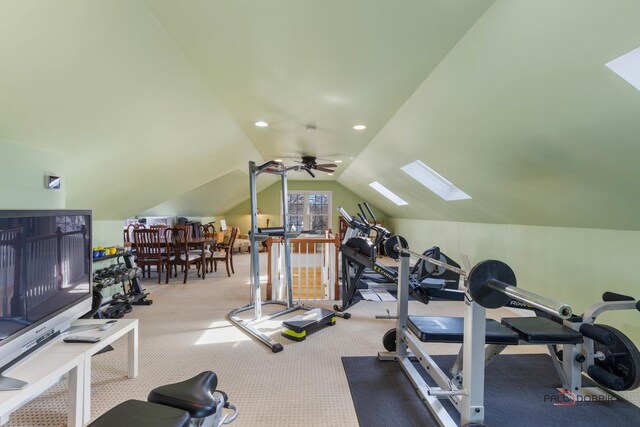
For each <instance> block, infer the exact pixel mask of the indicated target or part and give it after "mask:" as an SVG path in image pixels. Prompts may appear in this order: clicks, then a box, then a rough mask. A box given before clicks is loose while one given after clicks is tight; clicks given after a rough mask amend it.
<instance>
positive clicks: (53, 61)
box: [0, 0, 260, 219]
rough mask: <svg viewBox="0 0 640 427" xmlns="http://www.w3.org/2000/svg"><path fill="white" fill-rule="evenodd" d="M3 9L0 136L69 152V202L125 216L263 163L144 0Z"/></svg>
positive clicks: (107, 215)
mask: <svg viewBox="0 0 640 427" xmlns="http://www.w3.org/2000/svg"><path fill="white" fill-rule="evenodd" d="M0 8H1V9H0V10H1V12H0V52H1V53H2V54H1V57H2V60H1V61H2V66H0V93H1V94H2V101H1V102H0V133H1V135H2V137H4V138H5V139H6V140H8V141H12V142H16V143H20V144H24V145H30V146H34V147H40V148H46V149H49V150H52V151H56V152H59V153H61V154H63V155H64V166H63V167H62V169H63V170H65V173H66V175H65V176H63V179H64V181H63V185H64V186H65V188H66V190H67V207H70V208H74V207H78V208H92V209H93V210H94V215H95V217H96V218H97V219H121V218H126V217H128V216H131V215H134V214H136V213H139V212H141V211H143V210H145V209H148V208H150V207H152V206H155V205H157V204H159V203H161V202H164V201H165V200H169V199H172V198H174V197H176V196H179V195H180V194H183V193H185V192H187V191H190V190H192V189H194V188H197V187H199V186H201V185H203V184H205V183H207V182H210V181H212V180H214V179H216V178H218V177H221V176H223V175H225V174H227V173H229V172H231V171H233V170H235V169H238V168H241V167H246V160H245V159H247V158H254V159H259V158H260V155H259V154H258V152H257V151H256V150H255V148H254V146H253V144H252V143H251V142H250V141H249V139H248V138H247V137H246V135H245V134H244V133H243V132H242V130H241V129H240V128H239V127H238V125H237V124H236V122H235V121H234V120H233V118H232V117H231V116H230V115H229V114H228V112H227V111H226V109H225V107H224V106H223V105H222V104H221V103H220V102H219V101H218V100H217V98H216V96H215V95H214V94H213V93H212V92H211V89H210V87H209V85H208V83H207V82H206V80H205V79H203V77H202V76H201V75H200V73H199V72H198V71H197V70H196V69H194V67H193V66H192V64H191V63H190V62H189V61H188V60H187V58H186V57H185V56H184V54H183V53H182V51H181V50H180V49H179V48H178V47H177V46H176V45H175V43H174V42H173V41H172V40H171V38H169V37H168V36H167V34H166V33H165V31H164V30H163V28H162V27H161V26H160V25H159V24H158V22H157V21H156V20H155V19H154V18H153V16H152V15H151V14H150V13H149V11H148V9H147V8H146V7H145V6H144V5H143V4H141V3H140V2H138V1H107V2H105V1H90V0H89V1H86V2H85V1H83V2H71V1H54V2H42V1H37V0H36V1H32V0H25V1H19V2H3V3H2V5H1V6H0ZM54 172H55V171H54Z"/></svg>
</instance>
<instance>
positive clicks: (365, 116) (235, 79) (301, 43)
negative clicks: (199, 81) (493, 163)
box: [145, 0, 491, 179]
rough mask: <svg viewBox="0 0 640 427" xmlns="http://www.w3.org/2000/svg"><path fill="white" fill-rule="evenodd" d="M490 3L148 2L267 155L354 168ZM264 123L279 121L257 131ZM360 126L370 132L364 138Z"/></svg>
mask: <svg viewBox="0 0 640 427" xmlns="http://www.w3.org/2000/svg"><path fill="white" fill-rule="evenodd" d="M490 3H491V2H490V1H487V0H476V1H466V0H454V1H452V0H449V1H442V0H402V1H394V2H389V1H377V0H374V1H372V0H349V1H344V0H323V1H317V0H279V1H270V2H261V1H255V0H236V1H228V0H222V1H220V0H216V1H211V0H188V1H180V2H176V1H173V0H146V1H145V4H147V5H148V7H149V9H150V10H151V11H152V12H153V14H154V15H155V17H156V18H157V19H158V21H159V22H160V23H161V24H162V26H163V27H164V28H165V29H166V30H167V32H168V34H169V35H170V36H171V37H172V38H173V39H174V40H175V42H176V43H177V45H178V46H179V47H180V48H181V49H182V50H183V51H184V52H185V53H186V55H187V57H188V58H189V60H190V61H192V63H193V64H194V65H195V66H196V67H197V68H198V70H200V71H201V72H202V75H203V76H204V77H205V78H206V79H207V81H208V82H209V84H210V85H211V88H212V90H213V92H214V93H215V94H216V95H217V96H218V97H219V99H220V100H221V101H222V102H223V103H224V105H225V106H226V107H227V109H228V110H229V112H230V113H231V115H232V116H233V117H234V119H235V120H236V122H237V123H238V125H239V126H240V127H241V128H242V130H243V131H244V132H245V134H246V135H247V136H248V137H249V139H251V141H252V142H253V143H254V145H255V146H256V148H257V150H258V151H259V152H260V154H262V156H263V157H264V158H278V157H286V156H292V157H299V156H300V155H301V154H302V153H305V154H311V155H317V156H318V157H321V158H325V159H328V160H335V159H342V160H345V162H349V161H350V157H355V156H357V155H358V153H359V152H360V151H361V150H362V149H363V148H364V147H365V146H366V144H367V143H368V142H369V141H370V140H371V138H372V136H373V135H375V134H376V133H377V132H378V131H379V130H380V129H381V128H382V127H383V126H384V124H385V123H386V122H387V120H389V118H390V117H391V116H392V115H393V113H394V112H395V111H396V110H397V109H398V107H400V106H401V105H402V103H403V102H404V101H405V100H406V99H407V97H408V96H409V95H411V93H413V91H414V90H415V88H416V87H417V86H418V85H419V84H420V83H421V82H422V81H424V79H425V77H426V76H427V75H428V74H429V73H430V72H431V70H433V68H434V67H435V66H436V65H437V64H438V63H439V62H440V60H441V59H442V58H443V57H444V56H445V55H446V54H447V52H448V51H449V50H450V49H451V48H452V47H453V46H454V45H455V43H456V42H457V41H458V40H459V39H460V37H461V36H462V35H463V34H464V33H465V32H466V31H467V30H468V28H469V27H470V26H471V25H472V24H473V23H474V22H475V21H476V20H477V19H478V17H479V16H480V15H481V14H482V13H483V12H484V11H485V10H486V8H487V6H488V5H489V4H490ZM258 120H265V121H267V122H268V123H269V124H270V126H269V127H268V128H258V127H256V126H254V122H256V121H258ZM308 123H314V124H316V126H317V130H315V131H308V130H306V129H305V125H306V124H308ZM357 123H365V124H366V125H368V129H367V130H366V131H364V132H356V131H354V130H353V129H352V127H353V125H355V124H357ZM344 165H345V166H346V163H345V164H344ZM343 168H344V166H340V167H339V168H338V170H337V173H336V176H338V175H339V174H340V172H341V171H342V169H343ZM300 178H304V175H301V176H300ZM318 178H319V179H324V178H326V175H323V174H319V175H318Z"/></svg>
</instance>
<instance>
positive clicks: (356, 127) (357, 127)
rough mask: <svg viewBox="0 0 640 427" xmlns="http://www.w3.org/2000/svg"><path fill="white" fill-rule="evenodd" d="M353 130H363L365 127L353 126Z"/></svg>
mask: <svg viewBox="0 0 640 427" xmlns="http://www.w3.org/2000/svg"><path fill="white" fill-rule="evenodd" d="M353 128H354V129H355V130H365V129H366V128H367V127H366V126H365V125H355V126H354V127H353Z"/></svg>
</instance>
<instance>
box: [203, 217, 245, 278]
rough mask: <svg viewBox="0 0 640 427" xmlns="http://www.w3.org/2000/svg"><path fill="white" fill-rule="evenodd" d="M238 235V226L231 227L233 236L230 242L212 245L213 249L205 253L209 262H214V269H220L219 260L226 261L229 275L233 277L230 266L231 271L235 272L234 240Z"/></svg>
mask: <svg viewBox="0 0 640 427" xmlns="http://www.w3.org/2000/svg"><path fill="white" fill-rule="evenodd" d="M237 235H238V227H235V226H234V227H232V228H231V236H230V237H229V242H228V243H219V244H217V245H216V246H215V247H213V246H212V251H211V252H209V253H210V255H209V254H207V253H205V256H206V259H207V262H209V263H212V264H213V271H218V261H224V262H225V264H226V266H227V276H229V277H231V273H230V272H229V266H231V272H233V274H235V273H236V272H235V270H234V269H233V242H235V240H236V236H237Z"/></svg>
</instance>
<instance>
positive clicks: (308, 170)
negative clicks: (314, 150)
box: [304, 168, 316, 178]
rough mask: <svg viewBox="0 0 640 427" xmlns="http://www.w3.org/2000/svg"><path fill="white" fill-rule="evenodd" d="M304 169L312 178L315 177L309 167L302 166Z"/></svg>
mask: <svg viewBox="0 0 640 427" xmlns="http://www.w3.org/2000/svg"><path fill="white" fill-rule="evenodd" d="M304 170H306V171H307V173H308V174H309V175H311V177H312V178H315V177H316V175H315V174H314V173H313V172H311V169H309V168H304Z"/></svg>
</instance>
